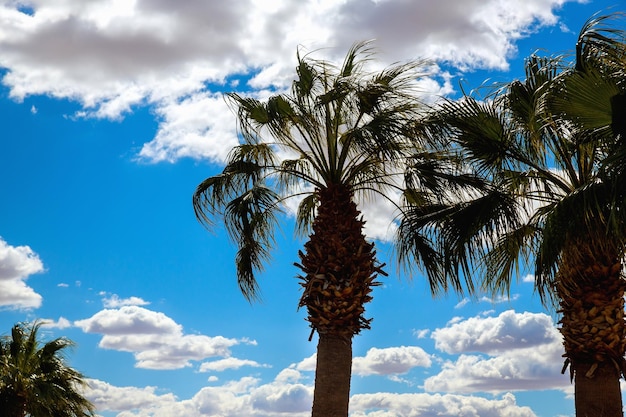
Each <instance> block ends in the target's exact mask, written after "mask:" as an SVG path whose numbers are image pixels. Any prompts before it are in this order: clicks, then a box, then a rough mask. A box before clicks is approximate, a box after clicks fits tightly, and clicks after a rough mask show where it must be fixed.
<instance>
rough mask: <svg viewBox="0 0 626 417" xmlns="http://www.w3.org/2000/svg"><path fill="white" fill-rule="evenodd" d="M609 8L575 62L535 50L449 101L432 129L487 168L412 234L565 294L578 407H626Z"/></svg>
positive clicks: (456, 265) (619, 90)
mask: <svg viewBox="0 0 626 417" xmlns="http://www.w3.org/2000/svg"><path fill="white" fill-rule="evenodd" d="M607 19H609V17H599V18H593V19H591V20H590V21H589V22H588V23H587V24H586V25H585V26H584V27H583V29H582V31H581V33H580V35H579V39H578V43H577V53H576V60H575V62H574V63H573V64H569V63H568V62H567V61H566V60H565V58H564V57H556V58H542V57H537V56H531V57H530V58H528V59H527V61H526V79H525V80H524V81H513V82H511V83H508V84H506V85H505V86H503V87H502V88H500V89H498V90H497V91H496V92H495V93H493V94H492V95H490V96H488V97H487V98H486V99H485V100H478V99H476V98H474V97H471V96H465V97H463V98H462V99H461V100H458V101H445V102H444V103H443V104H442V105H441V106H440V107H439V108H438V112H437V113H436V114H434V115H433V117H432V120H431V121H430V129H429V130H428V129H427V130H428V131H429V132H430V134H431V135H433V136H435V137H436V138H438V139H439V140H441V141H444V142H445V143H446V144H447V145H449V146H451V147H454V148H455V149H457V150H458V151H459V153H460V156H461V157H462V158H463V159H465V161H466V163H467V167H466V169H467V170H468V172H469V171H471V172H472V173H473V174H474V175H475V177H476V178H477V182H476V183H477V184H480V186H476V187H474V189H473V190H472V192H466V193H465V194H455V195H451V194H450V193H448V194H444V195H443V196H440V198H439V199H438V200H436V201H433V202H432V203H431V204H429V205H427V206H424V205H422V206H416V207H410V203H411V201H410V200H409V201H408V203H409V209H408V211H407V213H408V214H407V215H406V216H405V218H404V220H403V223H402V225H401V227H400V239H399V241H400V244H401V247H402V248H404V251H405V252H406V253H412V252H411V251H412V250H413V249H412V246H411V245H412V242H413V241H414V240H416V238H415V236H421V238H422V239H424V240H427V241H429V242H431V243H432V245H433V246H435V247H436V248H437V251H438V253H440V254H441V256H442V258H444V260H445V261H444V263H443V265H444V266H445V268H446V274H449V275H452V276H456V277H459V276H465V278H467V279H469V278H471V277H473V276H474V275H475V274H476V273H477V272H478V273H481V272H482V273H483V274H484V277H483V278H484V279H483V284H484V286H485V288H486V289H491V290H493V291H497V292H504V293H508V291H509V288H510V285H511V282H512V278H513V276H514V275H515V274H516V273H517V272H518V268H519V267H521V266H524V267H528V268H532V269H534V272H535V276H536V286H537V289H538V292H539V294H540V295H541V297H542V300H543V301H544V303H546V304H551V303H552V302H555V303H557V304H558V309H559V312H560V313H561V315H562V318H561V321H560V324H561V328H560V331H561V333H562V335H563V340H564V348H565V354H564V357H565V358H566V359H565V366H564V367H563V372H564V371H565V370H566V369H567V366H569V367H570V372H571V378H572V380H574V381H575V403H576V413H577V414H576V415H577V416H581V417H583V416H585V417H588V416H603V417H617V416H620V417H621V416H622V415H623V414H622V398H621V391H620V386H619V379H620V377H621V375H622V374H624V373H625V372H626V362H625V361H624V354H625V351H626V339H625V335H626V326H625V323H624V289H625V288H626V282H625V281H624V277H623V271H622V269H623V263H624V254H625V245H626V234H625V232H626V217H625V213H624V212H625V211H626V198H625V197H626V192H625V191H626V188H625V187H626V185H625V184H626V182H625V181H624V180H625V179H626V178H625V176H624V174H625V170H624V167H625V166H626V159H625V158H624V157H625V156H626V145H624V137H625V136H624V134H625V131H624V120H625V119H624V115H625V106H624V103H625V100H624V95H625V93H626V70H625V68H626V67H625V63H626V45H625V43H624V34H623V33H622V32H621V31H618V30H615V29H612V28H610V27H608V26H606V22H607Z"/></svg>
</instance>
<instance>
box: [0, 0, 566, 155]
mask: <svg viewBox="0 0 626 417" xmlns="http://www.w3.org/2000/svg"><path fill="white" fill-rule="evenodd" d="M566 1H567V0H529V1H523V0H512V1H511V2H508V3H507V2H502V1H500V0H488V1H482V0H468V1H466V2H464V3H463V7H462V8H459V7H457V6H458V4H457V2H456V0H442V1H438V2H436V3H432V2H429V3H428V4H427V5H425V3H424V1H413V2H410V1H405V0H394V1H391V0H387V1H371V2H361V1H357V0H344V1H341V2H336V1H332V0H321V1H320V0H306V1H295V0H284V1H281V2H272V3H271V4H268V3H267V2H263V1H260V0H247V1H239V2H227V3H224V2H203V1H186V2H185V3H184V4H179V3H172V2H166V1H152V2H132V1H120V0H92V1H89V2H84V1H78V0H67V1H63V2H49V1H46V0H31V1H29V5H30V6H31V7H32V9H33V10H34V13H32V14H25V13H21V12H20V11H19V10H18V3H16V2H9V3H6V2H5V3H3V4H2V5H0V20H1V21H2V23H3V24H2V27H1V28H0V64H1V66H2V67H4V68H6V69H7V70H8V71H7V73H6V75H5V76H4V78H3V80H2V81H3V83H4V84H5V85H6V86H8V87H9V88H10V94H11V96H12V97H14V98H15V99H17V100H21V99H23V98H24V97H26V96H29V95H48V96H52V97H57V98H67V99H71V100H74V101H78V102H80V103H81V104H82V106H83V110H82V111H81V112H79V114H78V115H84V116H94V117H107V118H112V119H115V118H119V117H120V116H123V115H124V114H125V113H127V112H129V111H131V109H132V108H133V106H144V105H149V106H154V108H155V109H156V114H157V116H158V119H159V123H160V125H159V128H158V130H157V134H156V137H155V138H153V140H152V141H151V142H150V143H148V144H146V145H145V146H144V147H143V148H142V150H141V157H142V158H145V159H147V160H155V161H173V160H176V159H178V158H182V157H193V158H208V159H212V160H222V159H223V157H224V154H225V153H224V150H225V149H226V148H227V145H228V144H230V143H232V141H233V139H234V136H233V127H234V126H233V125H232V118H230V117H231V115H229V114H228V113H227V112H226V110H225V107H224V106H223V105H222V104H221V103H220V100H221V99H220V98H219V96H218V95H216V94H215V91H217V90H218V89H221V88H222V87H223V86H225V85H229V86H232V85H237V84H238V83H240V81H241V80H243V81H246V80H248V78H249V77H252V78H251V79H250V85H251V86H252V87H253V88H254V89H255V90H262V89H267V88H283V87H285V86H288V85H289V84H290V82H291V80H292V78H293V67H294V60H295V51H296V48H297V46H298V45H303V46H304V47H305V49H304V53H306V52H307V51H312V50H317V49H319V48H324V49H321V50H319V51H318V53H319V54H320V57H323V58H328V59H332V60H337V59H340V58H341V57H342V55H343V54H344V51H345V50H346V49H347V48H348V46H349V45H351V44H352V43H353V42H354V41H356V40H364V39H376V40H377V46H378V47H379V49H380V50H381V54H380V57H381V59H382V60H383V61H385V62H393V61H403V60H406V59H407V58H418V57H426V58H432V59H435V60H437V61H439V62H440V63H452V64H453V65H456V66H458V67H460V68H462V69H473V68H489V69H506V68H507V66H508V61H507V60H508V58H509V57H511V56H512V55H514V54H515V53H516V49H515V42H516V41H517V40H518V39H519V38H520V37H522V36H524V35H525V34H527V33H529V32H530V31H532V30H534V29H535V28H537V27H539V26H542V25H558V24H559V22H558V19H557V17H556V16H555V14H554V10H555V9H556V8H558V7H560V6H561V5H562V4H563V3H565V2H566ZM207 40H210V41H207ZM242 75H243V76H242ZM434 75H437V74H434ZM440 75H441V78H442V79H443V81H442V82H438V81H437V82H435V78H433V79H425V80H424V81H423V82H424V87H425V88H427V89H428V90H429V91H439V92H442V93H446V92H450V91H451V85H452V83H451V82H450V79H449V76H448V75H447V74H446V73H441V74H440ZM240 79H241V80H240ZM229 118H230V119H229ZM226 121H228V122H227V123H224V122H226Z"/></svg>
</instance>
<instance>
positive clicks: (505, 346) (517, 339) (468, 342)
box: [432, 310, 560, 354]
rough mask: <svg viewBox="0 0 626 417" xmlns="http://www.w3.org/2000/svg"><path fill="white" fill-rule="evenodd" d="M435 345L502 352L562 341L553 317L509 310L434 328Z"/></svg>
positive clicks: (451, 350)
mask: <svg viewBox="0 0 626 417" xmlns="http://www.w3.org/2000/svg"><path fill="white" fill-rule="evenodd" d="M432 338H433V339H434V340H435V347H436V348H437V349H439V350H442V351H444V352H446V353H450V354H457V353H467V352H484V353H488V354H494V353H501V352H505V351H510V350H514V349H523V348H532V347H536V346H540V345H545V344H552V343H554V342H558V341H559V340H560V338H559V334H558V332H557V331H556V329H555V328H554V323H553V322H552V319H551V318H550V316H548V315H546V314H543V313H530V312H523V313H517V312H515V311H514V310H507V311H505V312H503V313H501V314H500V315H499V316H497V317H472V318H469V319H467V320H463V321H460V322H456V323H453V324H451V325H449V326H447V327H444V328H441V329H436V330H434V331H433V334H432Z"/></svg>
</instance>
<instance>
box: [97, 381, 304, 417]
mask: <svg viewBox="0 0 626 417" xmlns="http://www.w3.org/2000/svg"><path fill="white" fill-rule="evenodd" d="M281 375H282V373H281V374H279V376H278V377H277V378H276V380H274V381H272V382H270V383H268V384H263V385H260V384H259V380H258V379H256V378H250V377H245V378H242V379H240V380H238V381H230V382H227V383H225V384H224V385H221V386H207V387H203V388H201V389H200V390H199V391H198V392H197V393H196V394H195V395H194V396H193V397H191V398H190V399H187V400H178V399H177V398H176V397H175V396H173V395H172V394H163V395H157V394H156V393H155V391H156V388H155V387H146V388H136V387H114V386H112V385H109V384H107V383H104V382H102V381H94V380H90V381H89V385H90V389H89V390H87V391H86V396H87V398H89V399H90V400H92V401H93V402H94V404H95V405H96V407H97V410H98V411H99V412H102V411H118V412H120V413H119V414H117V416H118V417H132V416H134V417H148V416H149V417H170V416H186V417H209V416H222V417H239V416H251V417H254V416H259V417H261V416H263V417H274V416H284V415H289V416H294V417H304V416H306V415H307V414H308V415H310V410H311V403H312V398H313V396H312V394H313V390H312V387H310V386H306V385H303V384H301V383H298V382H297V381H291V382H290V381H288V380H286V379H285V378H282V377H281Z"/></svg>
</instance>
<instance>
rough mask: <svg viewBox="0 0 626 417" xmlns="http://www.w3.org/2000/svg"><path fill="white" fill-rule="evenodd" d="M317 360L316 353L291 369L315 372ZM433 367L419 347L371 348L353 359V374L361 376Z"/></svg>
mask: <svg viewBox="0 0 626 417" xmlns="http://www.w3.org/2000/svg"><path fill="white" fill-rule="evenodd" d="M316 360H317V355H316V354H315V353H314V354H313V355H311V356H309V357H308V358H305V359H303V360H302V361H300V362H299V363H297V364H293V365H291V368H292V369H295V370H298V371H315V364H316ZM431 365H432V358H431V356H430V355H429V354H427V353H426V352H425V351H424V350H423V349H422V348H420V347H418V346H395V347H388V348H382V349H380V348H371V349H369V350H368V351H367V353H366V354H365V356H355V357H354V358H352V372H353V374H355V375H360V376H367V375H396V374H404V373H407V372H409V371H410V370H411V369H413V368H416V367H424V368H428V367H430V366H431Z"/></svg>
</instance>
